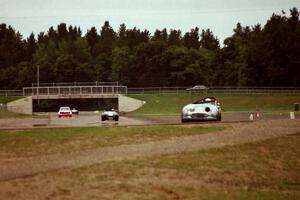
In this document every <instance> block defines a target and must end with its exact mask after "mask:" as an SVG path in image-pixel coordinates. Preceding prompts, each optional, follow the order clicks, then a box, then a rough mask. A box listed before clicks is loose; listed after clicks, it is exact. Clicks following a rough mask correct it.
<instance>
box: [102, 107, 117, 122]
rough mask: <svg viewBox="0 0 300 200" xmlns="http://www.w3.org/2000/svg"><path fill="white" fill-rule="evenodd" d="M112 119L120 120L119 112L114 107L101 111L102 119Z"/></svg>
mask: <svg viewBox="0 0 300 200" xmlns="http://www.w3.org/2000/svg"><path fill="white" fill-rule="evenodd" d="M110 119H112V120H115V121H119V113H118V112H117V111H115V110H113V109H112V110H109V111H104V112H103V113H101V121H105V120H110Z"/></svg>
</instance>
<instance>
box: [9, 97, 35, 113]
mask: <svg viewBox="0 0 300 200" xmlns="http://www.w3.org/2000/svg"><path fill="white" fill-rule="evenodd" d="M7 110H9V111H11V112H14V113H20V114H26V115H32V97H26V98H23V99H18V100H16V101H12V102H9V103H7Z"/></svg>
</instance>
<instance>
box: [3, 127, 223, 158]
mask: <svg viewBox="0 0 300 200" xmlns="http://www.w3.org/2000/svg"><path fill="white" fill-rule="evenodd" d="M225 128H226V127H225V126H211V127H203V126H179V125H178V126H177V125H164V126H158V125H157V126H131V127H98V128H52V129H32V130H21V131H0V159H1V158H13V157H24V156H37V155H43V154H51V153H65V152H73V151H80V150H82V149H84V150H89V149H94V148H99V147H105V146H115V145H122V144H131V143H140V142H149V141H157V140H163V139H168V138H170V137H180V136H186V135H195V134H203V133H208V132H212V131H219V130H223V129H225Z"/></svg>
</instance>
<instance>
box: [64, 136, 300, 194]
mask: <svg viewBox="0 0 300 200" xmlns="http://www.w3.org/2000/svg"><path fill="white" fill-rule="evenodd" d="M299 144H300V134H295V135H291V136H285V137H281V138H276V139H270V140H266V141H262V142H257V143H252V144H246V145H240V146H233V147H226V148H222V149H213V150H207V151H198V152H192V153H180V154H174V155H167V156H159V157H155V158H153V157H152V158H143V159H138V160H135V161H123V162H110V163H106V164H101V165H95V166H92V167H86V168H81V169H77V170H73V171H72V172H70V173H67V176H70V177H79V178H78V179H79V180H77V181H78V184H77V183H73V184H74V185H79V184H81V183H84V184H82V185H81V186H80V187H81V188H84V191H91V187H93V188H98V189H100V191H101V192H100V193H101V194H102V196H105V195H108V194H109V193H114V194H115V196H116V197H123V198H119V199H126V196H127V197H131V198H130V199H141V200H142V199H145V200H146V199H195V200H197V199H204V200H206V199H207V200H224V199H225V200H231V199H232V200H235V199H239V200H276V199H279V200H281V199H282V200H283V199H290V200H295V199H300V173H299V172H300V157H299V155H300V148H299ZM65 189H66V190H69V191H72V190H74V188H72V186H71V185H70V187H69V188H65Z"/></svg>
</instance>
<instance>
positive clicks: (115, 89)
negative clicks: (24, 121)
mask: <svg viewBox="0 0 300 200" xmlns="http://www.w3.org/2000/svg"><path fill="white" fill-rule="evenodd" d="M37 88H39V90H37ZM58 88H60V89H58ZM80 88H81V89H80ZM91 88H93V89H91ZM48 90H49V91H48ZM193 92H199V93H229V94H230V93H248V94H251V93H300V87H238V88H237V87H211V88H210V89H207V90H198V91H193V90H187V87H145V88H127V87H126V86H106V85H102V86H53V87H52V86H49V87H25V88H23V90H0V96H30V95H36V94H38V95H55V94H70V95H72V94H79V95H84V94H125V95H126V94H147V93H149V94H160V93H193Z"/></svg>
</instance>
